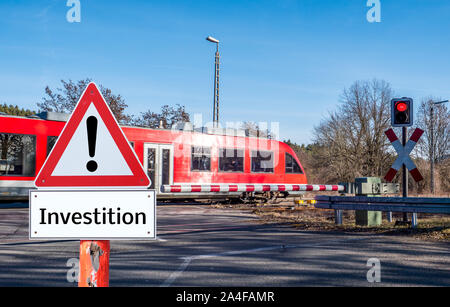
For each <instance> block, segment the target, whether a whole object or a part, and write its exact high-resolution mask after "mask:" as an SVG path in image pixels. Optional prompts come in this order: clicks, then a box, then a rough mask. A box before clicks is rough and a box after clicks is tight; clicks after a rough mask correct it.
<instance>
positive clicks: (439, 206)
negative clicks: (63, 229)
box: [315, 195, 450, 214]
mask: <svg viewBox="0 0 450 307" xmlns="http://www.w3.org/2000/svg"><path fill="white" fill-rule="evenodd" d="M315 199H316V201H317V203H316V204H315V206H316V208H322V209H335V210H367V211H387V212H412V213H419V212H420V213H438V214H450V198H423V197H366V196H354V197H349V196H322V195H319V196H316V197H315Z"/></svg>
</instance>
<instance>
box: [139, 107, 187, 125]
mask: <svg viewBox="0 0 450 307" xmlns="http://www.w3.org/2000/svg"><path fill="white" fill-rule="evenodd" d="M189 120H190V117H189V114H188V113H187V112H186V109H185V107H184V106H181V105H179V104H177V105H176V106H175V107H172V106H168V105H164V106H162V107H161V111H160V113H155V112H152V111H150V110H148V111H146V112H143V113H141V115H140V116H139V117H138V118H136V119H134V121H133V124H134V125H136V126H141V127H148V128H159V127H160V126H161V124H162V128H166V129H169V128H171V127H172V126H173V125H175V124H176V123H179V122H189Z"/></svg>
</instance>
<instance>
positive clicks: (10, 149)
mask: <svg viewBox="0 0 450 307" xmlns="http://www.w3.org/2000/svg"><path fill="white" fill-rule="evenodd" d="M35 169H36V136H34V135H25V134H9V133H0V176H24V177H33V176H34V175H35Z"/></svg>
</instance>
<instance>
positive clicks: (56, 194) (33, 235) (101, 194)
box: [28, 189, 157, 240]
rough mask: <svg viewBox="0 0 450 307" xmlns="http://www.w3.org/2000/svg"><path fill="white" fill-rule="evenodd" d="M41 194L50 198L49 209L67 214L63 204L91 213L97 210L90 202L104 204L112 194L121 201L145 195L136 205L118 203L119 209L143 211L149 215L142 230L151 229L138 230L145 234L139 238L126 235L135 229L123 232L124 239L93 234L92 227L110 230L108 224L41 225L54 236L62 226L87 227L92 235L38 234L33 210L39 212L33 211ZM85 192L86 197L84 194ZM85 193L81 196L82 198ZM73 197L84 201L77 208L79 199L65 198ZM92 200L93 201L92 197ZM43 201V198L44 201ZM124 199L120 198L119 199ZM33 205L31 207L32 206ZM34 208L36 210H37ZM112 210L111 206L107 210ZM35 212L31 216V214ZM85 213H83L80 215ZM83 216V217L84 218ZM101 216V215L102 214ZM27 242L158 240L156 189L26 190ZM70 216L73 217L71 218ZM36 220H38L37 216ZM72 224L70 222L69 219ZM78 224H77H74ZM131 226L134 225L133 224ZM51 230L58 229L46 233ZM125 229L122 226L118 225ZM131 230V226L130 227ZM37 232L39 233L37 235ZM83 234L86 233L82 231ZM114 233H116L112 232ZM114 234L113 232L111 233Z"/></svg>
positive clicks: (38, 205)
mask: <svg viewBox="0 0 450 307" xmlns="http://www.w3.org/2000/svg"><path fill="white" fill-rule="evenodd" d="M43 193H46V196H47V197H49V196H51V199H48V200H47V201H48V202H49V205H50V203H51V205H50V207H52V208H58V209H59V210H61V209H63V210H65V211H69V210H67V207H64V206H65V205H70V203H71V201H73V202H75V203H76V204H75V205H74V206H72V207H71V208H70V210H72V211H74V210H76V209H78V208H82V207H84V209H86V208H92V210H94V209H95V208H96V206H95V205H93V204H92V203H95V202H97V201H105V196H107V197H106V198H108V197H109V198H114V196H113V195H115V196H116V197H117V196H118V195H120V196H121V197H122V198H123V197H124V195H131V193H133V194H135V193H142V194H145V195H143V196H142V199H140V200H139V203H136V199H134V200H133V201H132V202H130V204H125V203H123V202H122V203H120V204H118V205H119V206H121V207H123V208H124V207H127V206H128V208H133V209H134V210H139V211H146V213H147V214H148V215H149V218H148V223H146V224H145V227H147V226H148V225H150V226H152V227H151V228H152V229H148V228H146V229H145V231H143V229H140V230H139V231H141V232H145V233H144V234H139V235H129V233H132V232H133V231H134V230H130V231H126V233H127V234H128V235H124V236H120V235H119V236H118V235H115V236H98V235H96V233H94V232H95V228H98V227H113V226H111V225H107V226H105V225H95V226H93V225H92V226H89V227H87V226H84V225H82V226H74V225H71V226H60V225H59V226H44V227H45V228H46V230H45V231H44V233H48V232H51V233H55V232H59V233H61V228H63V227H75V228H81V227H85V228H90V229H89V232H90V233H92V235H80V236H77V235H76V236H72V235H64V234H62V235H57V236H55V235H41V234H40V232H41V230H42V227H43V226H41V228H39V227H38V226H36V222H35V219H36V217H35V213H36V210H38V211H39V210H40V209H36V208H43V206H42V204H37V203H36V201H37V199H38V198H39V197H38V196H39V195H44V194H43ZM87 193H88V194H87ZM83 194H84V195H83ZM86 194H87V195H88V196H89V198H86V196H87V195H86ZM62 195H65V196H66V197H61V196H62ZM74 195H79V197H81V198H83V196H84V200H83V202H82V203H81V205H80V201H79V199H78V200H77V199H76V200H70V199H68V198H67V197H68V196H70V197H73V196H74ZM91 197H93V198H91ZM44 199H45V198H44ZM146 199H149V200H150V201H149V204H148V207H147V208H145V207H146V206H143V205H142V204H143V203H144V202H145V201H144V200H146ZM122 200H123V199H122ZM114 201H118V200H117V198H115V199H114ZM33 202H34V204H33ZM36 206H37V207H36ZM100 207H102V208H103V207H104V205H103V204H102V205H97V208H100ZM109 208H111V206H110V207H109ZM33 212H34V213H33ZM122 213H123V214H125V213H126V212H122ZM83 214H84V213H83ZM83 214H82V215H83ZM102 214H103V212H102ZM29 215H30V217H29V229H28V230H29V239H30V240H61V239H63V240H155V239H156V237H157V234H156V190H147V189H134V190H128V189H127V190H117V189H116V190H109V189H84V190H78V189H77V190H74V189H66V190H61V189H54V190H50V189H39V190H30V191H29ZM72 216H73V215H72ZM38 218H39V217H38ZM41 218H42V216H41ZM72 221H73V219H72ZM146 221H147V220H146ZM77 225H80V224H77ZM133 226H134V225H133ZM50 227H54V228H57V231H55V230H47V229H50ZM116 227H118V226H116ZM121 227H124V226H121ZM130 227H132V226H130ZM140 228H144V226H140ZM38 230H39V233H38ZM84 231H86V230H84ZM114 231H116V232H117V230H114ZM114 231H113V232H114ZM69 232H70V233H73V232H74V231H73V229H72V230H71V231H69ZM102 232H103V233H104V232H105V230H104V229H103V230H102Z"/></svg>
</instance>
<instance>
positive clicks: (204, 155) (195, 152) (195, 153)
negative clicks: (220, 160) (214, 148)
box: [191, 147, 211, 171]
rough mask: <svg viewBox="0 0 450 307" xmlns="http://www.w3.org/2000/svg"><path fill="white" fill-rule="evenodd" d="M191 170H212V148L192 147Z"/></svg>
mask: <svg viewBox="0 0 450 307" xmlns="http://www.w3.org/2000/svg"><path fill="white" fill-rule="evenodd" d="M191 170H193V171H211V148H209V147H192V164H191Z"/></svg>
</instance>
